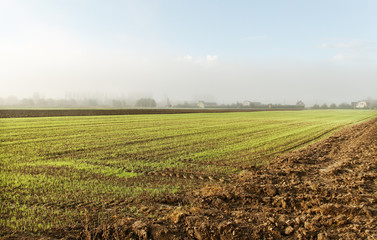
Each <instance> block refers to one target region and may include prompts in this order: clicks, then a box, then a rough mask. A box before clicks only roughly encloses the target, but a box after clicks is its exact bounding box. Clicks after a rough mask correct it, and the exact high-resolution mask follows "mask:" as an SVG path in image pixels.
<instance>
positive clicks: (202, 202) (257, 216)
mask: <svg viewBox="0 0 377 240" xmlns="http://www.w3.org/2000/svg"><path fill="white" fill-rule="evenodd" d="M144 211H145V212H146V215H147V214H149V215H154V216H158V217H154V218H151V217H140V218H137V219H136V218H132V217H130V218H127V219H124V218H122V219H117V218H116V217H114V220H113V221H112V222H111V223H109V224H107V225H102V226H99V227H98V226H92V225H91V224H90V223H89V222H90V220H88V224H86V225H85V226H76V227H71V228H67V229H60V230H56V231H55V232H49V233H46V235H45V238H46V239H49V238H65V239H129V238H132V237H133V238H135V239H377V119H373V120H370V121H368V122H365V123H362V124H359V125H355V126H352V127H350V128H347V129H344V130H342V131H341V132H338V133H336V134H335V135H333V136H332V137H330V138H328V139H325V140H323V141H320V142H318V143H315V144H312V145H310V146H308V147H306V148H305V149H301V150H298V151H295V152H291V153H289V154H287V155H285V156H280V157H278V158H276V159H275V160H273V161H272V162H271V164H270V165H269V166H266V167H259V168H250V169H249V170H245V171H243V172H241V173H240V174H239V175H237V176H236V177H235V178H234V179H232V181H231V182H228V183H221V182H218V181H212V182H211V183H210V184H209V185H207V186H206V187H204V188H201V189H197V190H195V191H190V192H186V193H184V194H181V195H174V196H166V197H164V198H163V199H160V200H158V201H156V202H154V203H153V204H152V205H151V206H149V207H148V208H145V209H144ZM19 236H20V235H18V237H19ZM25 237H26V236H25ZM9 238H10V237H9ZM27 238H32V237H31V236H29V237H27Z"/></svg>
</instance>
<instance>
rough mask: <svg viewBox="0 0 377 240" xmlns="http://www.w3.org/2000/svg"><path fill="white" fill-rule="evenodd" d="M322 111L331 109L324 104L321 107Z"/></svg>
mask: <svg viewBox="0 0 377 240" xmlns="http://www.w3.org/2000/svg"><path fill="white" fill-rule="evenodd" d="M320 108H321V109H328V108H329V107H328V106H327V104H326V103H324V104H322V105H321V107H320Z"/></svg>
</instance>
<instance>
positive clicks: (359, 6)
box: [0, 0, 377, 104]
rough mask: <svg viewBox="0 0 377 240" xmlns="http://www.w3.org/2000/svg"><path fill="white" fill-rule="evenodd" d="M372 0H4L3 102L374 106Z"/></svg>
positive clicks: (375, 4) (0, 28) (376, 49)
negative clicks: (37, 98) (73, 98)
mask: <svg viewBox="0 0 377 240" xmlns="http://www.w3.org/2000/svg"><path fill="white" fill-rule="evenodd" d="M376 12H377V1H375V0H360V1H348V0H342V1H340V0H326V1H324V0H316V1H303V0H287V1H281V0H266V1H252V0H250V1H246V0H245V1H241V0H240V1H222V0H213V1H209V0H200V1H199V0H181V1H176V0H149V1H145V0H132V1H115V0H107V1H98V0H53V1H51V0H24V1H23V0H0V97H7V96H10V95H14V96H17V97H21V98H22V97H31V96H32V95H33V94H34V93H39V94H40V95H41V96H43V97H46V98H64V97H66V96H68V95H72V94H73V95H74V94H102V95H106V96H110V97H119V96H138V97H153V98H155V99H162V98H167V97H168V98H169V99H172V100H173V101H174V100H188V101H191V100H192V101H196V100H205V101H216V102H218V103H231V102H236V101H244V100H250V101H257V102H263V103H282V104H295V103H296V101H298V100H302V101H304V103H306V104H315V103H318V104H321V103H328V104H330V103H337V104H339V103H342V102H351V101H358V100H362V99H366V98H368V97H370V98H377V91H376V90H377V31H376V25H377V14H376Z"/></svg>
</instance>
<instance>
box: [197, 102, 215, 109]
mask: <svg viewBox="0 0 377 240" xmlns="http://www.w3.org/2000/svg"><path fill="white" fill-rule="evenodd" d="M197 105H198V107H199V108H214V107H217V103H214V102H204V101H199V102H198V104H197Z"/></svg>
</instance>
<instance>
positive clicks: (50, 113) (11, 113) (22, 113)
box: [0, 108, 302, 118]
mask: <svg viewBox="0 0 377 240" xmlns="http://www.w3.org/2000/svg"><path fill="white" fill-rule="evenodd" d="M298 110H302V109H224V108H218V109H157V108H156V109H59V110H54V109H8V110H5V109H3V110H1V109H0V118H16V117H55V116H97V115H136V114H182V113H227V112H258V111H298Z"/></svg>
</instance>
